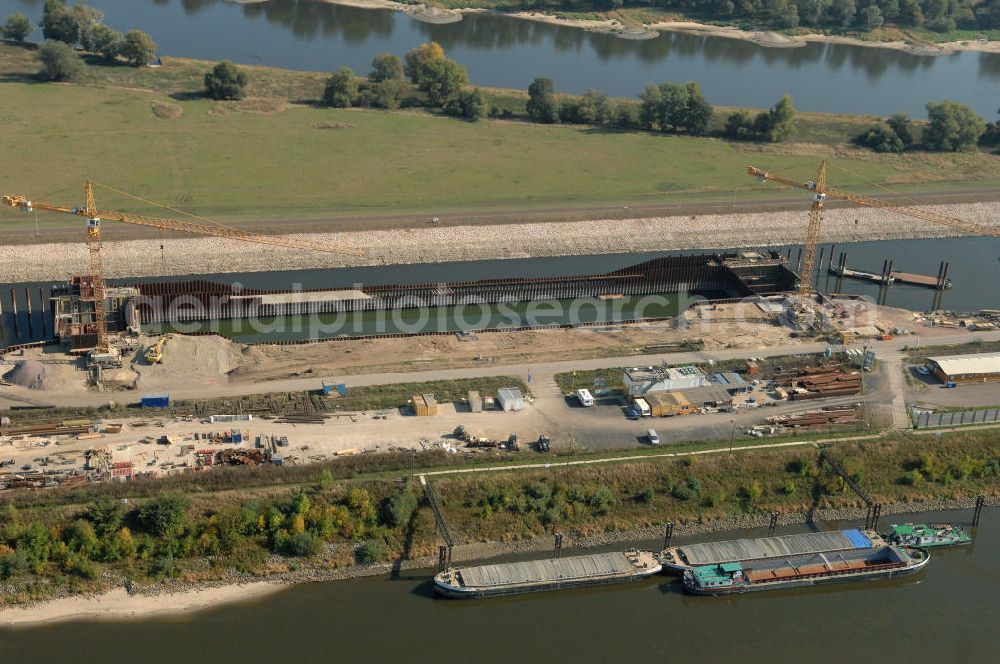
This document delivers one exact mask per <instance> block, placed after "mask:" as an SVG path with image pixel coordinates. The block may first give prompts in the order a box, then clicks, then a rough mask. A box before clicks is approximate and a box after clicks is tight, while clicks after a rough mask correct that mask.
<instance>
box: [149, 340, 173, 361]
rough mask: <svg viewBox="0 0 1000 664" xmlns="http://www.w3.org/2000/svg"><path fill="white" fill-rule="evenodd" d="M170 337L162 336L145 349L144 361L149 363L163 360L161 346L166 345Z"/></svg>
mask: <svg viewBox="0 0 1000 664" xmlns="http://www.w3.org/2000/svg"><path fill="white" fill-rule="evenodd" d="M169 338H170V337H167V336H162V337H160V338H159V339H158V340H157V342H156V343H155V344H153V345H152V346H150V347H149V348H147V349H146V362H148V363H149V364H159V363H161V362H163V347H164V346H166V345H167V339H169Z"/></svg>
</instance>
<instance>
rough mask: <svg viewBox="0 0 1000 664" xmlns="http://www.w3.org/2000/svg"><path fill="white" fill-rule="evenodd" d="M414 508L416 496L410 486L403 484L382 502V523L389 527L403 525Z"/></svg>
mask: <svg viewBox="0 0 1000 664" xmlns="http://www.w3.org/2000/svg"><path fill="white" fill-rule="evenodd" d="M416 509H417V497H416V495H415V494H414V493H413V489H412V488H411V487H409V486H405V487H403V488H402V489H400V490H399V491H397V492H396V493H394V494H393V495H392V496H390V497H389V498H387V499H386V500H385V502H384V503H383V504H382V523H383V524H384V525H386V526H387V527H389V528H400V527H402V526H405V525H406V524H408V523H409V522H410V518H411V517H412V516H413V512H414V510H416Z"/></svg>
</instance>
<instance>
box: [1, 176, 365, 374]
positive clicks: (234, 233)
mask: <svg viewBox="0 0 1000 664" xmlns="http://www.w3.org/2000/svg"><path fill="white" fill-rule="evenodd" d="M94 184H97V185H98V186H100V187H103V188H105V189H107V190H109V191H113V192H115V193H118V194H122V195H124V196H128V197H130V198H134V199H136V200H137V201H141V202H143V203H146V204H151V201H148V200H146V199H143V198H139V197H138V196H133V195H132V194H128V193H126V192H124V191H119V190H118V189H115V188H113V187H109V186H107V185H102V184H100V183H95V182H92V181H90V180H87V184H86V187H85V189H84V193H85V203H84V205H83V206H82V207H67V206H63V205H54V204H52V203H39V202H38V201H32V200H31V199H30V198H28V197H27V196H22V195H10V196H4V197H3V204H4V205H6V206H9V207H15V208H20V209H21V210H22V211H24V212H33V211H35V210H45V211H48V212H60V213H63V214H72V215H75V216H78V217H83V218H84V219H86V220H87V248H88V249H89V252H90V273H91V278H92V279H93V284H92V287H93V300H94V327H95V331H96V334H97V343H96V344H95V346H94V349H93V351H91V355H90V358H89V360H90V364H91V366H121V354H120V353H119V352H118V350H117V348H115V347H114V346H113V345H112V344H111V340H110V339H109V337H108V321H107V315H106V313H105V310H104V297H105V296H104V292H105V288H104V277H103V271H102V269H101V222H102V221H109V220H110V221H118V222H121V223H123V224H132V225H136V226H148V227H150V228H157V229H160V230H168V231H180V232H183V233H192V234H194V235H207V236H210V237H221V238H228V239H233V240H244V241H246V242H256V243H258V244H269V245H274V246H278V247H288V248H292V249H311V250H313V251H321V252H326V253H337V254H350V255H354V256H362V255H364V252H362V251H360V250H358V249H354V248H352V247H342V246H332V245H326V244H321V243H319V242H312V241H309V240H303V239H299V238H296V237H295V236H277V235H262V234H260V233H252V232H249V231H242V230H239V229H236V228H233V227H231V226H224V225H222V224H219V223H217V222H214V221H211V220H209V219H205V218H203V217H198V216H196V215H193V214H189V213H184V212H181V211H180V210H176V209H174V208H166V209H169V210H172V211H174V212H178V213H181V214H186V215H187V216H190V217H192V218H194V219H196V220H198V222H199V223H192V222H188V221H178V220H176V219H160V218H156V217H148V216H144V215H139V214H130V213H124V212H115V211H111V210H98V209H97V205H96V204H95V202H94ZM154 205H155V204H154ZM159 207H166V206H159Z"/></svg>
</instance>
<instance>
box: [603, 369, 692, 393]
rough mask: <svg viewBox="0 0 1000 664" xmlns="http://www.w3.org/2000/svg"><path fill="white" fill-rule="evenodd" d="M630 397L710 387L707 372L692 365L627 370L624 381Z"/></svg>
mask: <svg viewBox="0 0 1000 664" xmlns="http://www.w3.org/2000/svg"><path fill="white" fill-rule="evenodd" d="M622 381H623V382H624V383H625V389H626V390H627V391H628V394H629V396H633V397H636V396H641V395H643V394H648V393H650V392H673V391H676V390H687V389H691V388H695V387H705V386H706V385H708V376H706V375H705V372H704V371H702V370H701V369H699V368H698V367H694V366H691V365H687V366H683V367H638V368H634V369H626V370H625V377H624V378H623V379H622Z"/></svg>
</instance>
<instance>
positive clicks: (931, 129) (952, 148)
mask: <svg viewBox="0 0 1000 664" xmlns="http://www.w3.org/2000/svg"><path fill="white" fill-rule="evenodd" d="M927 118H928V120H929V122H928V125H927V128H926V129H924V146H925V147H926V148H927V149H929V150H938V151H942V152H959V151H962V150H972V149H974V148H975V147H976V145H977V144H978V142H979V138H980V137H981V136H982V135H983V133H984V132H985V131H986V123H985V122H983V119H982V118H980V117H979V116H978V115H976V113H975V112H974V111H973V110H972V109H971V108H969V107H968V106H966V105H965V104H961V103H959V102H957V101H943V102H928V103H927Z"/></svg>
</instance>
